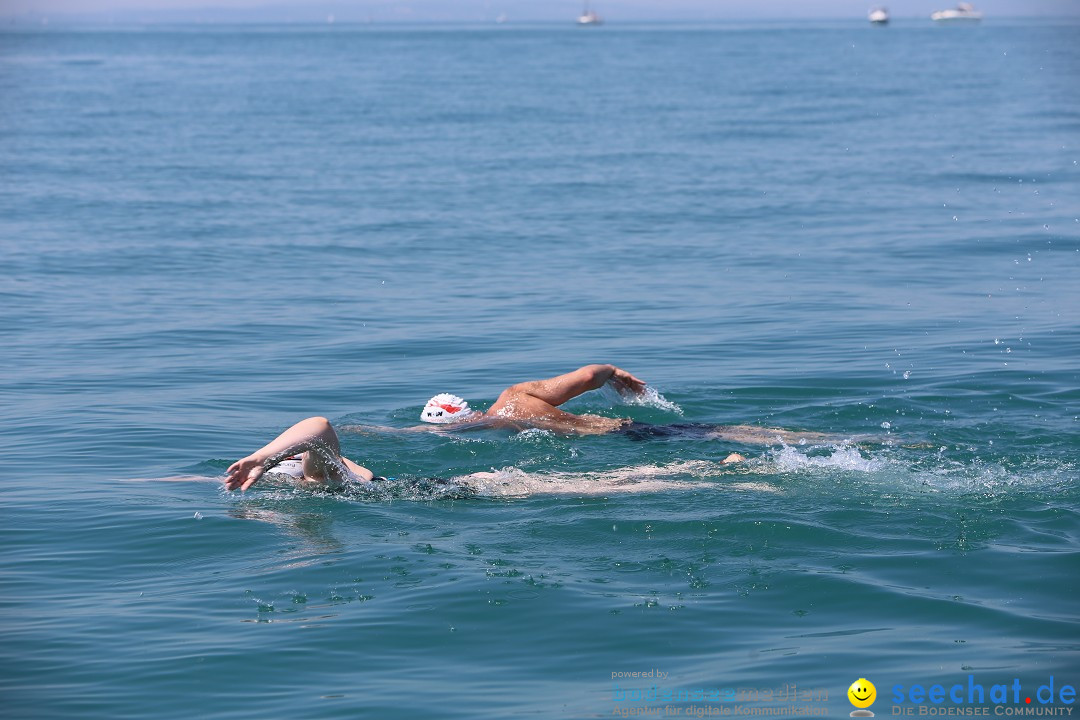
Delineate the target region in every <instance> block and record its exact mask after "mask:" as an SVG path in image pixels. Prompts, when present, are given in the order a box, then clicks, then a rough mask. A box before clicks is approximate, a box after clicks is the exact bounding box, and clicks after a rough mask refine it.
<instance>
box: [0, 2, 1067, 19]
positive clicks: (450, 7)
mask: <svg viewBox="0 0 1080 720" xmlns="http://www.w3.org/2000/svg"><path fill="white" fill-rule="evenodd" d="M878 4H882V5H886V6H887V7H888V8H889V10H890V12H891V14H892V15H893V17H897V18H900V17H928V16H929V14H930V12H931V11H933V10H939V9H941V8H944V7H952V6H954V5H955V0H893V1H892V2H889V0H880V1H878V2H875V0H592V2H591V5H592V7H593V8H594V9H595V10H597V11H598V12H599V13H600V14H601V15H602V16H604V17H605V18H606V19H607V20H609V21H613V22H614V21H619V20H625V21H633V20H656V19H671V20H706V19H707V20H723V19H726V18H731V19H744V18H777V17H781V18H782V17H799V18H803V17H807V18H810V17H823V18H824V17H830V18H832V17H835V18H841V17H852V18H854V17H863V16H864V15H865V13H866V11H867V9H868V8H869V7H871V6H873V5H878ZM974 4H975V5H976V6H977V7H978V8H979V9H981V10H983V11H984V12H985V13H986V16H987V19H992V18H993V17H995V16H998V17H1000V16H1017V15H1070V16H1080V0H975V3H974ZM582 5H583V1H582V0H315V2H303V1H302V0H0V16H4V17H8V18H11V17H12V16H14V17H16V18H18V17H19V16H24V19H27V20H29V19H31V18H41V17H51V18H54V19H57V20H60V19H63V18H72V17H75V18H83V19H95V18H97V19H103V20H108V19H117V20H133V19H140V18H141V19H147V20H169V19H182V20H198V19H202V20H208V21H214V20H219V21H243V20H249V21H260V20H263V21H286V20H291V21H296V22H305V21H306V22H325V21H326V19H327V17H328V16H330V15H333V16H334V19H335V20H337V21H339V22H351V21H361V22H362V21H366V20H369V19H370V20H377V21H387V20H403V21H404V20H413V21H425V20H426V21H440V20H456V21H477V20H493V19H495V18H496V17H498V16H500V15H504V16H505V19H506V20H508V21H514V20H520V21H526V20H565V19H566V18H573V17H574V16H576V15H577V14H579V13H580V11H581V9H582Z"/></svg>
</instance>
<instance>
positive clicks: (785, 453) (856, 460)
mask: <svg viewBox="0 0 1080 720" xmlns="http://www.w3.org/2000/svg"><path fill="white" fill-rule="evenodd" d="M830 449H831V452H830V454H828V455H817V454H808V453H806V452H803V451H801V450H800V449H798V448H794V447H792V446H791V445H784V446H782V447H781V448H780V449H779V450H774V451H773V452H772V453H771V458H772V461H773V462H774V463H775V465H776V469H777V470H779V471H781V472H799V471H802V470H810V469H820V468H828V469H832V470H846V471H849V472H865V473H870V472H877V471H878V470H881V469H883V468H884V467H885V465H886V463H885V462H884V461H882V460H876V459H873V458H864V457H863V456H862V453H860V452H859V449H858V448H855V447H852V446H850V445H832V446H830Z"/></svg>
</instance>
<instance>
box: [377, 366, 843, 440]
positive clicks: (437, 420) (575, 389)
mask: <svg viewBox="0 0 1080 720" xmlns="http://www.w3.org/2000/svg"><path fill="white" fill-rule="evenodd" d="M605 384H607V385H611V386H612V388H613V389H614V390H615V391H616V392H618V393H619V394H620V395H622V396H624V397H626V396H638V397H640V396H641V395H643V394H644V393H645V389H646V387H647V385H646V383H645V381H644V380H641V379H640V378H637V377H635V376H634V375H632V374H630V373H629V372H627V371H626V370H623V369H622V368H618V367H615V366H614V365H586V366H584V367H581V368H578V369H577V370H574V371H573V372H569V373H566V374H565V375H559V376H557V377H553V378H549V379H547V380H533V381H530V382H523V383H518V384H517V385H511V386H510V387H508V388H506V389H505V390H503V391H502V393H501V394H500V395H499V397H498V399H496V400H495V403H494V404H493V405H492V406H491V407H490V408H488V409H487V410H486V411H484V412H480V411H478V410H473V409H472V408H470V407H469V403H468V402H467V401H465V400H463V399H461V398H460V397H458V396H457V395H452V394H450V393H441V394H439V395H436V396H435V397H433V398H431V399H430V400H428V402H427V405H425V406H424V409H423V411H422V412H421V413H420V419H421V420H423V421H424V422H426V423H433V424H436V425H439V426H441V427H440V428H439V430H450V431H459V430H473V429H479V428H493V427H494V428H510V429H513V430H519V431H520V430H525V429H528V428H540V429H542V430H550V431H552V432H556V433H563V434H568V435H603V434H608V433H621V434H625V435H626V436H628V437H629V438H630V439H632V440H645V439H648V438H655V437H697V438H709V439H721V440H731V441H734V442H739V443H746V444H763V445H768V444H776V443H779V442H784V443H798V442H801V441H806V442H814V441H826V440H830V439H835V438H829V437H828V436H827V435H825V434H823V433H813V432H809V433H807V432H791V431H789V430H783V429H781V428H764V427H757V426H754V425H715V424H711V423H676V424H672V425H652V424H649V423H641V422H635V421H633V420H631V419H630V418H610V417H603V416H601V415H588V414H583V415H575V414H573V413H569V412H566V411H565V410H560V409H559V406H560V405H562V404H563V403H565V402H566V401H568V400H570V399H572V398H575V397H577V396H578V395H582V394H584V393H587V392H589V391H590V390H596V389H598V388H601V387H603V386H604V385H605ZM357 429H359V428H357ZM409 430H412V431H418V430H427V431H431V430H433V428H431V427H424V426H422V425H421V426H415V427H412V428H409ZM729 458H735V459H734V460H731V461H732V462H734V461H737V460H745V458H743V457H742V456H741V455H738V454H737V453H733V454H732V455H731V456H729Z"/></svg>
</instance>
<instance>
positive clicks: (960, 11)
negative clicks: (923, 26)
mask: <svg viewBox="0 0 1080 720" xmlns="http://www.w3.org/2000/svg"><path fill="white" fill-rule="evenodd" d="M982 16H983V14H982V12H980V11H979V10H976V9H975V8H974V7H972V5H971V3H966V2H962V3H959V4H958V5H957V6H956V8H955V9H953V10H938V11H937V12H935V13H931V15H930V19H931V20H933V21H934V22H952V21H954V20H976V21H978V20H982Z"/></svg>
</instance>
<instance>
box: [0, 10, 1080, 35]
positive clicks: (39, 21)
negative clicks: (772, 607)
mask: <svg viewBox="0 0 1080 720" xmlns="http://www.w3.org/2000/svg"><path fill="white" fill-rule="evenodd" d="M167 12H168V11H151V13H153V14H159V13H167ZM138 15H139V12H137V11H136V12H131V11H124V12H123V13H121V14H119V16H118V17H102V16H101V15H81V14H60V15H49V14H47V13H37V12H28V13H21V14H18V15H4V14H3V13H0V23H4V24H5V25H11V24H15V23H18V22H22V23H23V24H24V25H32V26H34V27H39V28H40V27H47V26H49V25H50V24H52V23H54V22H55V23H57V24H58V25H98V26H100V25H286V26H288V25H311V26H316V27H333V26H349V25H358V26H368V25H471V26H476V25H484V26H486V25H493V26H506V25H571V26H572V25H575V19H574V18H569V19H566V20H558V19H551V18H522V19H518V20H512V19H509V18H505V19H498V18H490V19H486V18H485V19H475V20H464V19H453V20H451V19H439V18H415V19H412V18H371V19H367V20H362V19H352V18H350V19H342V20H338V19H337V18H327V19H324V20H317V19H307V18H305V19H281V18H272V19H258V18H243V17H230V18H197V17H192V18H161V17H158V18H154V17H144V18H140V17H138ZM1063 19H1065V20H1073V21H1080V15H1077V14H1068V13H1065V14H1061V15H1047V14H1041V15H1039V14H1037V15H995V16H993V17H992V18H990V20H989V22H990V24H994V22H995V21H997V20H1041V21H1048V20H1063ZM890 20H895V21H919V22H923V21H925V22H927V23H931V24H935V25H939V24H942V23H937V22H935V21H933V20H931V19H930V17H929V15H901V16H892V17H890ZM836 21H843V22H857V23H868V21H867V19H866V17H865V16H852V15H806V16H786V17H777V16H775V15H769V16H760V17H754V16H738V17H729V18H720V17H710V18H692V17H686V18H670V17H668V18H649V17H633V18H626V19H619V18H616V19H615V20H610V19H608V18H604V24H605V25H608V24H613V25H636V24H645V23H648V24H662V25H663V24H667V25H684V24H701V25H707V24H718V23H747V22H771V23H793V22H836ZM985 22H987V20H986V19H985V18H984V19H983V20H982V21H980V22H979V23H971V24H972V25H975V24H982V23H985ZM944 24H946V25H953V24H954V23H944ZM583 29H585V30H592V31H596V30H602V27H601V28H583Z"/></svg>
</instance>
